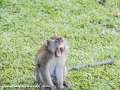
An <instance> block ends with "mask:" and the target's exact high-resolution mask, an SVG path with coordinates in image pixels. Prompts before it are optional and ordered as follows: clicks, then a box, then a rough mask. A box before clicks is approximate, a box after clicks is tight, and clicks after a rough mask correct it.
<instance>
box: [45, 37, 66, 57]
mask: <svg viewBox="0 0 120 90" xmlns="http://www.w3.org/2000/svg"><path fill="white" fill-rule="evenodd" d="M46 45H47V49H48V50H49V51H50V52H52V53H54V54H55V56H56V57H60V56H61V55H62V53H63V52H64V51H65V50H66V49H67V42H66V40H65V38H63V37H61V36H53V37H50V39H49V40H47V43H46Z"/></svg>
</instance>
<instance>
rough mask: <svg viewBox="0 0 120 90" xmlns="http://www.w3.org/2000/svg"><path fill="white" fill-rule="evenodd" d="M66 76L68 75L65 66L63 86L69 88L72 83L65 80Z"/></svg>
mask: <svg viewBox="0 0 120 90" xmlns="http://www.w3.org/2000/svg"><path fill="white" fill-rule="evenodd" d="M66 75H67V67H66V66H65V67H64V71H63V80H64V81H63V85H64V86H65V87H67V88H68V87H69V86H70V82H69V81H66V80H65V78H66Z"/></svg>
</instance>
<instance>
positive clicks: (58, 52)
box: [55, 47, 64, 57]
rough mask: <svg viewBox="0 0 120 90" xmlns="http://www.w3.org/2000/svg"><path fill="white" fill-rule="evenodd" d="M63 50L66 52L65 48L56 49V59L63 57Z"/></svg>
mask: <svg viewBox="0 0 120 90" xmlns="http://www.w3.org/2000/svg"><path fill="white" fill-rule="evenodd" d="M63 50H64V47H58V48H57V49H56V51H55V56H56V57H60V56H62V52H63Z"/></svg>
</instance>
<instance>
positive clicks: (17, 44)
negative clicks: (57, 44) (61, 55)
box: [0, 0, 120, 90]
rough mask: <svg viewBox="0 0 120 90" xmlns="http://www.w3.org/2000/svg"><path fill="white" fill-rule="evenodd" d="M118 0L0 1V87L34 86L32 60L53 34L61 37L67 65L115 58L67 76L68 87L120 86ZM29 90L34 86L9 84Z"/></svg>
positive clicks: (107, 89) (111, 89)
mask: <svg viewBox="0 0 120 90" xmlns="http://www.w3.org/2000/svg"><path fill="white" fill-rule="evenodd" d="M119 12H120V0H107V2H106V3H105V4H104V5H101V4H99V3H97V2H96V1H95V0H58V1H56V0H52V1H51V0H0V88H1V90H11V88H4V86H5V85H10V86H15V85H18V86H20V85H24V86H25V85H29V86H30V85H36V82H35V80H34V75H33V73H34V59H35V54H36V53H37V51H38V49H39V47H40V46H41V45H42V44H43V43H45V41H46V40H47V39H48V38H49V37H51V36H54V35H60V36H64V37H66V38H67V40H68V43H69V46H70V51H69V56H68V60H67V66H73V65H81V64H85V63H90V64H92V63H94V62H98V61H104V60H109V59H116V60H117V62H116V63H115V64H114V65H105V66H98V67H96V68H94V67H87V68H84V69H80V70H72V71H69V72H68V74H67V80H69V81H70V82H71V84H72V86H71V87H70V88H69V90H119V89H120V17H115V15H116V14H117V13H119ZM16 89H19V90H21V89H24V90H26V89H29V90H34V89H37V88H15V87H12V90H16Z"/></svg>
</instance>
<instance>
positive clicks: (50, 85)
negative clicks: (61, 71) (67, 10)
mask: <svg viewBox="0 0 120 90" xmlns="http://www.w3.org/2000/svg"><path fill="white" fill-rule="evenodd" d="M40 72H41V75H42V77H43V80H44V83H45V84H44V85H46V86H48V87H43V88H44V89H45V90H46V89H47V88H50V90H57V88H56V87H55V85H54V84H53V83H52V79H51V77H50V73H49V70H48V68H46V67H45V68H44V67H41V68H40ZM47 90H48V89H47Z"/></svg>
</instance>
